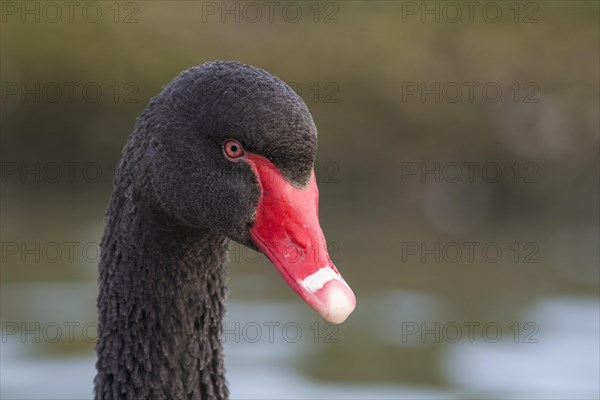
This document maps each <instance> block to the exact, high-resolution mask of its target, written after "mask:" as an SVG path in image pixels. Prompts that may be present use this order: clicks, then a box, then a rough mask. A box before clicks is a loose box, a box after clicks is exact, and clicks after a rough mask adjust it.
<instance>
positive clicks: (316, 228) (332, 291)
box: [246, 153, 356, 324]
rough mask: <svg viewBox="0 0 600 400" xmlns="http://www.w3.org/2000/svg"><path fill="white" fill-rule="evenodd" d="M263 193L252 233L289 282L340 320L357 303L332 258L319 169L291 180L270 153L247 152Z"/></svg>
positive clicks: (325, 315)
mask: <svg viewBox="0 0 600 400" xmlns="http://www.w3.org/2000/svg"><path fill="white" fill-rule="evenodd" d="M246 161H247V162H248V164H250V166H251V168H252V170H253V171H254V173H255V174H256V177H257V181H258V184H259V187H260V198H259V201H258V206H257V209H256V216H255V220H254V223H253V225H252V227H251V228H250V237H251V239H252V241H253V242H254V244H255V245H256V247H258V248H259V249H260V250H261V251H262V252H263V253H264V254H265V255H266V256H267V257H268V258H269V260H271V262H272V263H273V264H274V265H275V267H276V268H277V270H278V271H279V273H280V274H281V275H282V277H283V278H284V280H285V281H286V282H287V283H288V285H289V286H290V287H291V288H292V289H293V290H294V291H295V292H296V293H297V294H298V295H299V296H300V297H301V298H302V299H303V300H304V301H305V302H306V303H308V304H309V305H310V306H311V307H312V308H313V309H314V310H315V311H316V312H317V313H318V314H319V315H321V317H323V318H324V319H325V320H327V321H329V322H331V323H335V324H339V323H342V322H344V321H345V320H346V318H348V316H349V315H350V314H351V313H352V311H353V310H354V307H355V306H356V298H355V296H354V293H353V292H352V289H351V288H350V286H348V284H347V283H346V281H345V280H344V278H342V276H341V274H340V273H339V272H338V270H337V268H336V267H335V265H334V264H333V262H332V261H331V258H330V257H329V254H328V251H327V242H326V241H325V236H324V235H323V231H322V230H321V226H320V223H319V215H318V201H319V190H318V188H317V183H316V179H315V174H314V171H313V172H312V175H311V178H310V180H309V182H308V184H307V185H306V186H305V187H302V188H298V187H295V186H294V185H292V184H291V183H289V182H288V181H286V180H285V178H284V177H283V176H282V174H281V173H280V172H279V170H278V169H277V168H276V167H275V166H274V165H273V163H271V162H270V161H269V160H268V159H266V158H265V157H262V156H260V155H257V154H253V153H250V154H248V155H247V156H246Z"/></svg>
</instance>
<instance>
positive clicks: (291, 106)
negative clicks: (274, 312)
mask: <svg viewBox="0 0 600 400" xmlns="http://www.w3.org/2000/svg"><path fill="white" fill-rule="evenodd" d="M133 136H135V138H132V139H130V141H132V140H134V141H136V140H137V141H139V142H141V143H144V146H142V148H143V150H142V151H141V152H140V154H139V155H138V157H137V159H138V162H139V163H140V169H141V170H142V171H143V175H144V176H143V180H144V181H146V182H147V184H148V186H150V192H151V193H152V200H153V201H154V204H155V205H156V207H158V208H159V209H160V210H162V211H164V212H165V213H167V214H168V215H169V216H171V217H172V218H173V219H175V220H176V221H178V223H181V224H183V225H186V226H188V227H195V228H198V229H204V230H211V231H214V232H215V233H218V234H221V235H224V236H226V237H228V238H230V239H232V240H234V241H236V242H238V243H240V244H243V245H246V246H248V247H251V248H254V249H257V250H259V251H261V252H263V253H264V254H265V255H266V256H267V257H268V258H269V259H270V260H271V261H272V262H273V264H274V265H275V267H276V268H277V269H278V270H279V272H280V273H281V275H282V277H283V278H284V279H285V281H286V282H287V283H288V285H289V286H290V287H291V288H292V289H293V290H294V291H295V292H296V293H297V294H298V295H299V296H300V297H301V298H302V299H304V300H305V301H306V302H307V303H308V304H309V305H310V306H312V307H313V308H314V309H315V310H316V311H317V312H318V313H319V314H320V315H321V316H322V317H323V318H325V319H326V320H328V321H330V322H333V323H340V322H343V321H344V320H345V319H346V318H347V317H348V315H349V314H350V313H351V312H352V311H353V309H354V307H355V303H356V300H355V297H354V294H353V293H352V290H351V289H350V287H349V286H348V285H347V283H346V282H345V281H344V279H343V278H342V276H341V275H340V273H339V272H338V270H337V269H336V267H335V265H334V264H333V263H332V261H331V259H330V257H329V255H328V253H327V246H326V241H325V238H324V236H323V232H322V230H321V227H320V224H319V219H318V189H317V184H316V181H315V175H314V170H313V166H314V160H315V154H316V148H317V129H316V127H315V124H314V122H313V119H312V117H311V114H310V112H309V111H308V108H307V107H306V105H305V103H304V102H303V101H302V99H301V98H300V97H299V96H298V95H297V94H296V93H295V92H294V91H293V90H292V89H291V88H290V87H289V86H288V85H287V84H285V83H284V82H283V81H281V80H280V79H278V78H276V77H274V76H273V75H271V74H269V73H268V72H266V71H264V70H262V69H259V68H255V67H251V66H248V65H244V64H240V63H235V62H222V61H217V62H210V63H206V64H202V65H201V66H198V67H194V68H191V69H188V70H186V71H184V72H182V73H181V74H180V75H179V76H178V77H176V78H175V79H174V80H173V81H172V82H171V83H170V84H169V85H167V86H166V87H165V88H164V90H163V91H162V92H161V93H160V94H159V95H158V96H156V97H155V98H153V99H152V100H151V101H150V104H149V105H148V107H147V108H146V110H145V111H144V112H143V113H142V115H141V116H140V117H139V118H138V121H137V123H136V127H135V129H134V133H133ZM135 158H136V157H134V159H135Z"/></svg>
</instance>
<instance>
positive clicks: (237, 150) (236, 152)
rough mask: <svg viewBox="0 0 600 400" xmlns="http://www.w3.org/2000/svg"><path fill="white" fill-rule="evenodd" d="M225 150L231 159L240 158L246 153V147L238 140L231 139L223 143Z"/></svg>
mask: <svg viewBox="0 0 600 400" xmlns="http://www.w3.org/2000/svg"><path fill="white" fill-rule="evenodd" d="M223 151H224V152H225V155H226V156H227V158H229V159H235V158H240V157H242V156H243V155H244V148H243V147H242V145H241V144H240V142H238V141H237V140H233V139H229V140H227V141H226V142H225V144H224V145H223Z"/></svg>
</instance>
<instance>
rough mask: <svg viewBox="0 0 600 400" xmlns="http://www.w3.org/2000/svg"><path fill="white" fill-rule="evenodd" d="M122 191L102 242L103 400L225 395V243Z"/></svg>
mask: <svg viewBox="0 0 600 400" xmlns="http://www.w3.org/2000/svg"><path fill="white" fill-rule="evenodd" d="M119 186H121V185H119ZM130 187H132V186H130ZM121 188H123V190H118V189H116V190H115V193H113V196H112V198H111V202H110V205H109V209H108V212H107V217H106V218H107V220H106V230H105V233H104V237H103V239H102V245H101V258H100V266H99V269H100V276H99V286H100V293H99V296H98V314H99V332H98V342H97V345H96V351H97V354H98V361H97V364H96V368H97V371H98V372H97V376H96V379H95V381H94V384H95V389H94V391H95V398H96V399H97V400H101V399H213V398H215V399H222V398H227V396H228V391H227V386H226V381H225V369H224V365H223V349H222V331H221V330H222V320H223V316H224V312H225V309H224V303H225V298H226V295H227V292H226V288H225V279H226V275H227V270H226V267H225V261H226V260H225V259H226V248H227V244H228V243H227V239H225V238H224V237H222V236H220V235H216V234H213V233H210V232H208V231H204V232H203V231H199V230H197V229H192V228H187V227H185V226H182V225H181V224H175V223H174V222H173V221H172V220H171V219H170V218H169V217H167V216H165V215H164V214H162V213H161V212H159V211H157V210H154V209H152V207H150V206H149V205H146V204H145V203H144V202H143V201H140V200H139V199H136V195H135V193H133V192H131V191H129V192H128V189H127V186H121Z"/></svg>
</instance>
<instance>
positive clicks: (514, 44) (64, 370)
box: [0, 1, 600, 399]
mask: <svg viewBox="0 0 600 400" xmlns="http://www.w3.org/2000/svg"><path fill="white" fill-rule="evenodd" d="M76 3H77V4H75V5H73V6H72V7H73V8H72V9H70V8H69V7H71V6H66V5H64V4H63V3H61V2H57V3H45V2H36V1H31V2H11V1H3V2H2V3H1V7H2V27H1V75H2V76H1V81H2V105H1V107H2V111H1V117H2V125H1V128H2V136H1V138H2V148H1V156H2V175H1V177H2V181H1V184H2V191H1V200H2V203H1V218H2V220H1V222H2V224H1V234H2V240H1V241H2V267H1V322H2V341H1V370H0V374H1V387H2V389H1V397H2V398H3V399H4V398H6V399H21V398H28V399H31V398H36V399H58V398H60V399H68V398H91V396H92V394H91V390H92V379H93V376H94V361H95V355H94V339H95V318H96V317H95V297H96V294H97V290H96V278H97V259H98V254H97V252H98V242H99V240H100V236H101V233H102V229H103V222H102V219H103V214H104V211H105V207H106V204H107V201H108V198H109V195H110V192H111V184H112V177H113V172H114V168H113V166H114V164H115V163H116V162H117V161H118V159H119V156H120V151H121V148H122V146H123V145H124V143H125V142H126V140H127V136H128V135H129V133H130V131H131V128H132V126H133V124H134V121H135V118H136V116H137V115H138V114H139V113H140V112H141V111H142V110H143V109H144V107H145V105H146V104H147V101H148V99H149V98H150V97H152V96H154V95H155V94H157V93H158V92H159V91H160V90H161V88H162V87H164V86H165V85H166V84H167V83H168V82H169V81H170V80H171V79H172V78H173V77H174V76H176V75H177V74H178V73H179V72H180V71H182V70H184V69H186V68H188V67H190V66H193V65H198V64H201V63H203V62H205V61H210V60H216V59H221V60H236V61H240V62H243V63H247V64H251V65H254V66H257V67H261V68H264V69H266V70H268V71H269V72H271V73H273V74H274V75H276V76H278V77H280V78H281V79H283V80H284V81H286V82H288V83H289V84H290V85H291V86H292V87H293V88H294V89H295V90H296V91H297V92H298V93H299V94H301V96H302V97H303V99H304V100H305V102H306V103H307V105H308V107H309V109H310V110H311V112H312V114H313V117H314V120H315V122H316V125H317V127H318V130H319V149H318V157H317V163H316V166H315V167H316V170H317V175H318V182H319V186H320V193H321V200H320V214H321V223H322V226H323V229H324V231H325V234H326V236H327V240H328V241H329V248H330V251H331V253H332V258H333V259H334V260H335V261H336V264H337V266H338V267H339V269H340V270H341V271H342V273H343V275H344V276H345V278H346V279H347V281H348V282H349V283H350V285H351V286H352V287H353V289H354V291H355V293H356V295H357V298H358V305H357V308H356V311H355V312H354V314H353V315H352V316H351V317H350V318H349V320H348V321H347V322H345V323H344V324H343V325H341V326H339V327H332V326H329V325H327V324H325V323H324V322H323V321H322V320H320V319H319V317H318V316H317V315H316V314H314V313H313V311H311V310H310V309H309V308H308V306H306V305H305V304H304V303H302V301H301V300H300V299H299V298H297V296H296V295H295V294H294V293H293V292H292V291H291V290H290V289H289V288H288V287H287V285H285V283H284V282H283V280H282V279H281V278H280V276H279V275H278V273H277V272H276V270H275V268H273V267H272V265H270V263H269V262H268V261H266V260H265V258H264V257H263V256H261V255H259V254H256V253H254V252H252V251H250V250H248V249H245V248H243V247H240V246H238V245H235V244H233V245H232V246H231V254H230V258H231V262H230V265H229V269H230V282H229V286H230V301H229V314H228V319H227V322H226V329H227V332H228V333H227V335H226V343H225V346H226V349H227V361H226V362H227V366H228V372H229V375H228V378H229V381H230V385H231V391H232V397H233V398H244V399H246V398H260V399H265V398H384V397H385V398H387V397H389V398H412V399H421V398H422V399H425V398H427V399H431V398H474V399H475V398H477V399H479V398H494V399H496V398H520V399H525V398H544V399H548V398H569V399H579V398H598V396H599V395H600V389H599V382H598V379H599V378H598V376H599V375H600V371H599V344H598V343H599V316H600V314H599V259H598V257H599V255H598V253H599V251H598V248H599V240H600V239H599V230H598V229H599V226H598V223H599V215H598V204H599V196H598V195H599V188H598V185H599V184H598V182H599V176H598V172H599V169H598V166H599V159H598V148H599V119H598V110H599V106H600V104H599V72H598V71H599V70H600V68H599V48H600V39H599V4H598V2H594V1H537V2H515V1H498V2H476V3H474V5H473V6H472V7H473V8H469V7H471V6H466V5H464V4H463V2H434V1H431V2H383V1H381V2H377V1H373V2H371V1H369V2H367V1H349V2H320V3H316V2H312V1H307V2H303V1H298V2H291V3H289V2H277V3H276V4H274V5H268V4H266V3H263V2H255V3H244V2H229V3H222V2H200V1H175V2H163V1H151V2H150V1H148V2H141V1H137V2H119V3H116V2H76ZM48 4H50V5H48ZM269 324H272V326H273V327H274V328H273V331H272V335H270V330H269V329H270V328H269V326H270V325H269Z"/></svg>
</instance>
